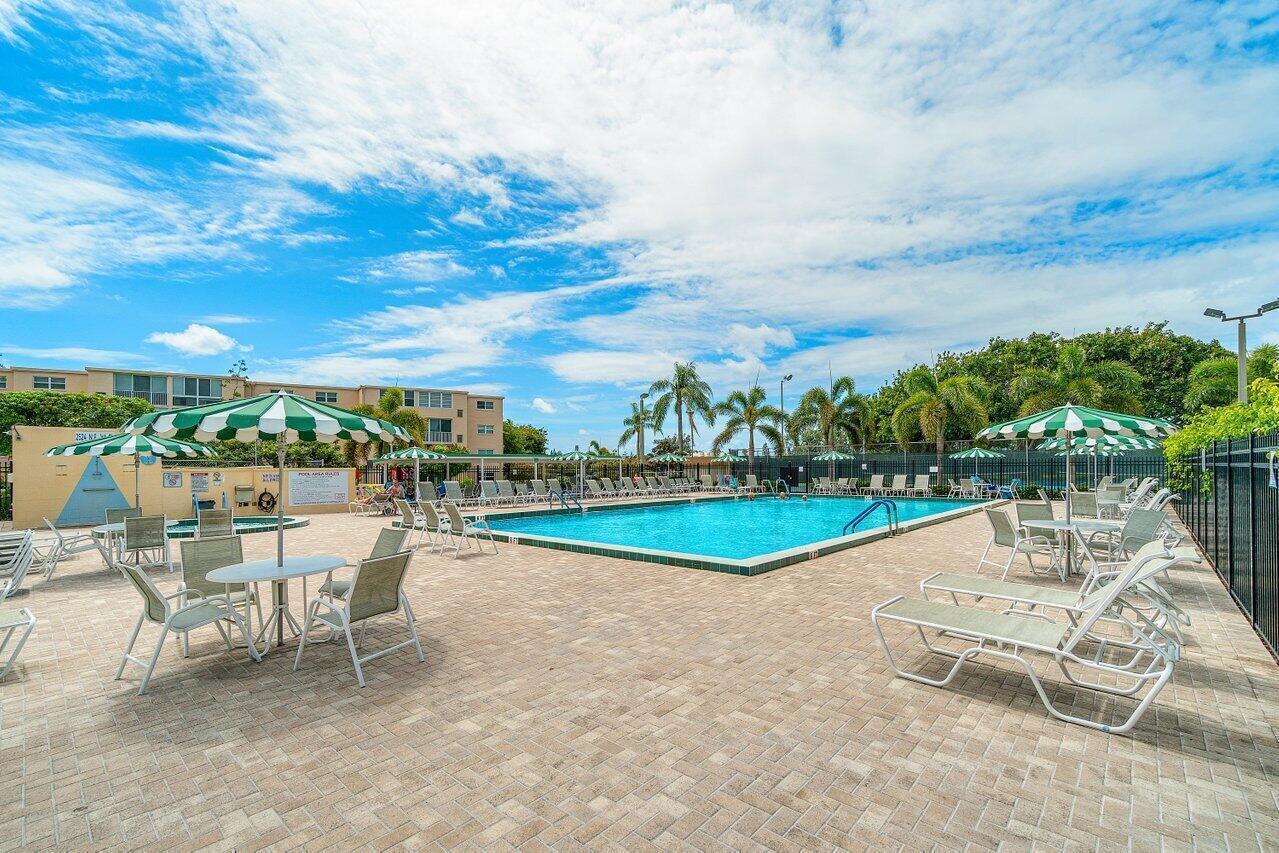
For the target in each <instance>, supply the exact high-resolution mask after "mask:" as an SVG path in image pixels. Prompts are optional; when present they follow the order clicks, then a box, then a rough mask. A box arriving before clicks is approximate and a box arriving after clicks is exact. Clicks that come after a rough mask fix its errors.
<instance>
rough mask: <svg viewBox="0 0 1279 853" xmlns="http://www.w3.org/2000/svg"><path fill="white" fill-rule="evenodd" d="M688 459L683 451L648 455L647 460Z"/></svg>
mask: <svg viewBox="0 0 1279 853" xmlns="http://www.w3.org/2000/svg"><path fill="white" fill-rule="evenodd" d="M686 459H688V457H687V456H685V455H684V454H683V453H659V454H657V455H656V456H650V457H648V461H649V462H683V461H685V460H686Z"/></svg>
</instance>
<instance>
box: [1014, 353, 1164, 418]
mask: <svg viewBox="0 0 1279 853" xmlns="http://www.w3.org/2000/svg"><path fill="white" fill-rule="evenodd" d="M1141 386H1142V379H1141V374H1140V373H1138V372H1137V371H1136V370H1133V369H1132V368H1131V367H1129V366H1128V365H1126V364H1124V363H1123V362H1119V361H1099V362H1095V363H1092V364H1089V363H1088V354H1087V353H1086V352H1084V348H1083V347H1081V346H1079V345H1078V344H1066V345H1065V346H1063V347H1062V348H1061V349H1060V350H1058V351H1057V367H1056V368H1055V369H1053V370H1044V369H1043V368H1040V367H1032V368H1028V369H1026V370H1023V371H1021V372H1019V373H1018V374H1017V375H1016V376H1015V377H1014V378H1013V381H1012V383H1011V384H1010V385H1009V386H1008V390H1009V393H1010V394H1011V395H1012V397H1013V399H1014V400H1017V401H1019V402H1020V403H1021V410H1020V414H1022V415H1033V414H1034V413H1035V412H1042V411H1044V410H1045V409H1053V408H1056V407H1057V406H1064V405H1066V404H1067V403H1074V404H1075V405H1078V406H1092V407H1094V408H1099V409H1109V410H1110V411H1113V412H1125V413H1128V414H1134V415H1138V414H1141V408H1142V407H1141V400H1140V398H1139V397H1138V394H1139V392H1140V391H1141Z"/></svg>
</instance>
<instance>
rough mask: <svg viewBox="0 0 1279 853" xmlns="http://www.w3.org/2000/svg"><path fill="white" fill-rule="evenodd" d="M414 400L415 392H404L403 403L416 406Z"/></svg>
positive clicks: (415, 397)
mask: <svg viewBox="0 0 1279 853" xmlns="http://www.w3.org/2000/svg"><path fill="white" fill-rule="evenodd" d="M416 400H417V394H416V393H415V392H413V391H405V392H404V405H406V406H416V405H417V402H416Z"/></svg>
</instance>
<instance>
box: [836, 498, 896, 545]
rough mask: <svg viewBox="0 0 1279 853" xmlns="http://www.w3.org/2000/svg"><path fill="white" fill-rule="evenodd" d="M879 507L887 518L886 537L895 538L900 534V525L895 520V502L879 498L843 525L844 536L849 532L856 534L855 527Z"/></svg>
mask: <svg viewBox="0 0 1279 853" xmlns="http://www.w3.org/2000/svg"><path fill="white" fill-rule="evenodd" d="M880 507H883V508H884V515H885V516H887V517H888V535H889V536H896V535H897V534H898V533H900V532H901V531H900V530H899V526H900V525H899V521H898V518H897V502H896V501H890V500H888V499H887V498H879V499H877V500H873V501H871V503H870V506H868V507H866V508H865V509H864V510H862V511H861V512H859V513H857V517H856V518H854V519H853V520H852V521H850V522H848V523H847V524H845V525H844V535H845V536H847V535H848V532H849V531H850V530H851V531H853V532H854V533H856V532H857V525H858V524H860V523H861V522H862V521H863V520H865V518H866V517H867V516H868V515H870V514H871V513H872V512H874V511H875V510H877V509H879V508H880Z"/></svg>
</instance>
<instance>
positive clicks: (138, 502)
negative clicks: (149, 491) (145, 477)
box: [133, 453, 142, 512]
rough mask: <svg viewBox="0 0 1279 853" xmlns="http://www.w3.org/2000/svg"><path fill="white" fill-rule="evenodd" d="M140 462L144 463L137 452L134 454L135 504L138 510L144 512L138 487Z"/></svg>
mask: <svg viewBox="0 0 1279 853" xmlns="http://www.w3.org/2000/svg"><path fill="white" fill-rule="evenodd" d="M140 464H142V463H141V460H140V459H138V455H137V454H136V453H135V454H133V505H134V506H135V507H136V508H137V510H138V512H142V498H140V497H139V496H138V495H139V494H140V490H139V488H138V466H139V465H140Z"/></svg>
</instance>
